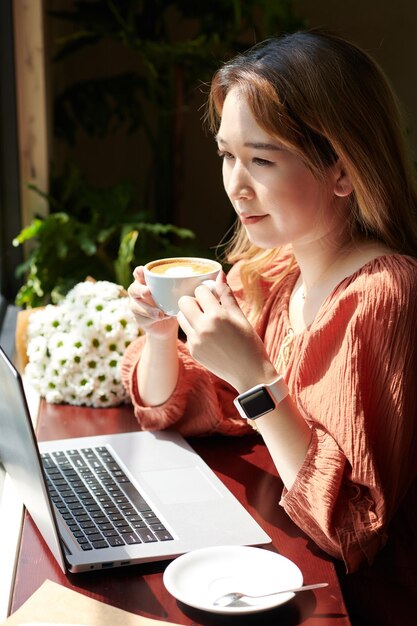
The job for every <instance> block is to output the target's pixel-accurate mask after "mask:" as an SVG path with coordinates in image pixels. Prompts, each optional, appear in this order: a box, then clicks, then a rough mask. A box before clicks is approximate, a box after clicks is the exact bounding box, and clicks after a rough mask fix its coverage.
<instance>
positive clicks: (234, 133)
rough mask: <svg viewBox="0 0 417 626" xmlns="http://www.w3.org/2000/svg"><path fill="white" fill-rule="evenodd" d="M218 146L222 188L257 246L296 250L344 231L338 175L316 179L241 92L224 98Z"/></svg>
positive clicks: (333, 172)
mask: <svg viewBox="0 0 417 626" xmlns="http://www.w3.org/2000/svg"><path fill="white" fill-rule="evenodd" d="M217 143H218V148H219V155H220V156H221V158H222V159H223V183H224V187H225V189H226V192H227V195H228V196H229V198H230V201H231V203H232V205H233V207H234V209H235V211H236V213H237V214H238V216H239V218H240V220H241V222H242V224H243V225H244V227H245V229H246V232H247V235H248V238H249V240H250V241H251V242H252V243H253V244H255V245H256V246H258V247H259V248H264V249H267V248H275V247H278V246H281V245H285V244H292V245H293V247H295V246H297V245H300V244H301V245H302V244H303V243H305V244H308V243H311V242H312V241H313V240H317V239H322V238H323V237H326V236H327V235H330V233H331V232H333V231H334V230H335V229H337V230H339V229H340V224H339V223H338V220H340V211H337V210H336V195H335V194H334V187H335V178H336V176H337V174H336V172H335V169H334V168H333V167H330V168H328V174H327V178H326V180H325V181H318V180H317V179H316V178H314V176H313V174H312V173H311V171H310V170H309V169H308V168H307V167H306V165H305V164H304V163H303V161H302V159H301V158H300V157H299V156H298V155H297V154H295V153H294V152H292V151H291V150H289V149H288V148H286V147H285V146H284V145H283V144H282V143H280V142H279V141H278V140H277V139H276V138H274V137H273V136H271V135H269V134H268V133H267V132H265V131H264V130H263V129H262V128H261V127H260V126H259V125H258V124H257V122H256V120H255V118H254V116H253V114H252V112H251V110H250V108H249V106H248V104H247V102H246V100H245V99H244V97H243V96H241V95H240V94H239V91H238V90H237V89H232V90H231V91H230V92H229V93H228V95H227V96H226V99H225V102H224V106H223V111H222V117H221V124H220V128H219V132H218V135H217ZM339 200H340V198H339Z"/></svg>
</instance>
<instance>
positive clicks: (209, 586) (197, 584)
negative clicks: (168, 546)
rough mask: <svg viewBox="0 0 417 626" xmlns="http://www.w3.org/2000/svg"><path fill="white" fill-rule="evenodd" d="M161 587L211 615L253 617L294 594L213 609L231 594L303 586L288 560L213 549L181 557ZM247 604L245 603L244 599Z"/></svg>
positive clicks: (236, 548) (240, 548)
mask: <svg viewBox="0 0 417 626" xmlns="http://www.w3.org/2000/svg"><path fill="white" fill-rule="evenodd" d="M163 580H164V585H165V587H166V589H167V590H168V591H169V593H170V594H172V595H173V596H174V598H176V599H177V600H179V601H180V602H183V603H184V604H187V605H188V606H192V607H194V608H196V609H201V610H203V611H210V612H211V613H224V614H231V613H256V612H258V611H266V610H267V609H271V608H273V607H275V606H278V605H280V604H283V603H284V602H288V600H290V599H291V598H292V597H293V596H294V593H282V594H279V595H276V596H270V597H267V598H259V599H257V600H255V599H249V598H248V599H247V602H248V606H235V607H220V606H214V605H213V602H214V600H215V599H216V598H218V597H219V596H221V595H222V594H224V593H228V592H230V591H243V592H245V593H252V594H256V593H268V592H273V591H277V590H278V591H279V589H288V587H299V586H301V585H302V584H303V575H302V573H301V571H300V569H299V568H298V567H297V566H296V565H295V563H293V562H292V561H290V560H289V559H287V558H285V557H284V556H281V555H280V554H276V553H275V552H270V551H269V550H263V549H262V548H250V547H247V546H216V547H213V548H201V549H199V550H193V551H192V552H188V553H187V554H183V555H182V556H180V557H178V558H177V559H175V560H174V561H172V562H171V563H170V564H169V565H168V567H167V568H166V570H165V572H164V577H163ZM245 602H246V599H245Z"/></svg>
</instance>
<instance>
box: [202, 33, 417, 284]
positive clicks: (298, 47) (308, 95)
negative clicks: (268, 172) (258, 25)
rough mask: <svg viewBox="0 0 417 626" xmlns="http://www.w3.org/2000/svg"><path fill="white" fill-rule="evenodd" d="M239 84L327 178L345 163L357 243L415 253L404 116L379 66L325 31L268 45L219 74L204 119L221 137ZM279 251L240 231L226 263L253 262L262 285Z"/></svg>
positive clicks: (276, 130)
mask: <svg viewBox="0 0 417 626" xmlns="http://www.w3.org/2000/svg"><path fill="white" fill-rule="evenodd" d="M232 87H237V88H238V89H239V91H240V92H241V93H242V94H243V96H244V97H245V98H246V100H247V102H248V104H249V106H250V108H251V110H252V113H253V115H254V117H255V119H256V121H257V123H258V124H259V126H261V127H262V128H263V129H264V130H265V131H266V132H268V134H270V135H272V136H275V137H277V138H278V139H280V140H281V141H284V142H285V143H286V144H288V145H289V146H290V147H292V149H293V150H294V151H296V152H297V153H298V154H299V155H300V156H301V157H302V158H303V160H304V162H305V163H306V165H307V166H308V167H309V168H310V169H311V171H312V172H313V174H314V175H315V176H317V177H318V178H321V177H322V176H323V174H324V172H325V170H326V167H327V166H329V165H330V164H331V163H334V162H335V161H336V160H337V159H338V158H340V159H341V160H342V161H343V163H344V165H345V167H346V170H347V172H348V174H349V176H350V179H351V181H352V185H353V193H352V194H351V195H350V202H349V204H348V211H347V214H346V219H347V221H348V224H349V227H350V233H351V237H352V239H357V238H359V237H360V238H363V237H365V238H369V239H375V240H378V241H381V242H383V243H385V244H386V245H387V246H389V247H390V248H392V249H393V250H395V251H397V252H400V253H403V254H409V255H412V256H417V189H416V182H415V173H414V171H413V167H412V163H411V159H410V156H409V153H408V147H407V144H406V139H405V132H404V130H403V125H402V120H401V114H400V109H399V106H398V103H397V100H396V97H395V95H394V93H393V91H392V89H391V87H390V85H389V82H388V80H387V78H386V76H385V75H384V73H383V71H382V70H381V68H380V67H379V66H378V64H377V63H376V62H375V61H374V60H373V59H372V58H371V57H370V56H369V55H368V54H367V53H365V52H364V51H363V50H361V49H360V48H358V47H357V46H356V45H354V44H352V43H349V42H347V41H346V40H344V39H343V38H341V37H339V36H337V35H334V34H331V33H327V32H324V31H322V30H311V31H300V32H297V33H294V34H291V35H284V36H282V37H278V38H273V39H269V40H267V41H265V42H263V43H261V44H258V45H256V46H254V47H253V48H251V49H250V50H248V51H247V52H246V53H244V54H242V55H238V56H237V57H235V58H234V59H232V60H231V61H228V62H227V63H225V64H224V65H223V66H222V67H221V68H220V69H219V70H218V71H217V72H216V74H215V75H214V77H213V80H212V83H211V87H210V94H209V99H208V105H207V111H206V117H207V120H208V122H209V125H210V128H211V130H212V131H213V132H215V133H216V132H217V130H218V126H219V123H220V118H221V113H222V108H223V103H224V100H225V98H226V95H227V93H228V92H229V90H230V89H231V88H232ZM276 254H277V251H276V250H270V251H265V250H262V251H261V250H259V249H258V248H256V247H255V246H253V245H252V244H251V243H250V242H249V240H248V239H247V237H246V234H245V232H244V229H243V228H242V227H240V225H238V226H237V230H236V232H235V235H234V237H233V239H232V241H231V242H230V246H229V249H228V259H229V260H230V262H235V261H236V260H238V259H242V258H243V259H246V264H245V265H246V269H244V271H243V275H242V278H243V279H244V280H245V275H246V282H247V283H248V285H249V284H250V283H252V286H253V285H254V283H255V282H256V275H257V276H259V274H261V273H262V266H265V264H266V260H267V259H269V260H271V259H273V257H274V256H275V255H276Z"/></svg>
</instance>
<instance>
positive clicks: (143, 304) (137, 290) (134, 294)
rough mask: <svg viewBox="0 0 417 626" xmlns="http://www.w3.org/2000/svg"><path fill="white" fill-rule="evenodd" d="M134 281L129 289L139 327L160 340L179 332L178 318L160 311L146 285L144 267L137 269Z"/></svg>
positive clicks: (131, 304)
mask: <svg viewBox="0 0 417 626" xmlns="http://www.w3.org/2000/svg"><path fill="white" fill-rule="evenodd" d="M133 277H134V279H135V280H134V281H133V283H132V284H131V285H130V286H129V288H128V294H129V296H130V307H131V310H132V312H133V314H134V316H135V318H136V321H137V323H138V325H139V326H140V327H141V328H142V329H143V330H144V332H146V333H147V334H148V335H152V336H154V337H156V338H159V339H164V338H165V337H170V336H172V334H174V333H175V334H176V333H177V332H178V322H177V318H176V317H169V316H168V315H165V313H164V312H163V311H161V309H159V308H158V307H157V306H156V304H155V301H154V300H153V298H152V296H151V292H150V290H149V287H148V286H147V285H146V283H145V278H144V275H143V266H142V265H140V266H138V267H136V268H135V270H134V272H133Z"/></svg>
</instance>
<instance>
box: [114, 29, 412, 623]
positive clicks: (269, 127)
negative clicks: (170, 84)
mask: <svg viewBox="0 0 417 626" xmlns="http://www.w3.org/2000/svg"><path fill="white" fill-rule="evenodd" d="M208 119H209V121H210V123H211V126H212V128H213V130H214V132H215V134H216V141H217V145H218V149H219V155H220V157H221V159H222V162H223V165H222V166H223V180H224V186H225V189H226V192H227V194H228V196H229V198H230V201H231V203H232V205H233V207H234V209H235V211H236V213H237V216H238V225H237V230H236V234H235V237H234V240H233V241H232V244H231V247H230V250H229V256H228V260H229V261H230V262H231V263H232V264H233V267H232V269H231V271H230V272H229V275H228V277H227V279H226V277H225V276H224V275H221V276H220V277H219V279H218V281H217V297H216V296H215V295H214V294H213V293H212V292H211V291H210V290H209V289H208V288H207V287H205V286H202V287H199V288H198V289H197V290H196V292H195V297H194V298H191V297H185V298H182V299H181V301H180V313H179V314H178V317H177V319H175V318H167V317H165V316H164V315H163V314H162V313H161V312H160V311H159V310H158V309H156V308H155V305H154V303H153V301H152V299H151V297H150V295H149V291H148V289H147V288H146V286H145V285H144V281H143V271H142V268H137V269H136V270H135V273H134V276H135V282H134V283H133V284H132V286H131V287H130V295H131V298H132V307H133V310H134V312H135V314H136V316H137V319H138V323H139V324H140V325H141V326H142V327H143V329H144V330H145V337H144V338H142V339H140V340H139V342H136V343H134V344H133V345H132V346H130V347H129V349H128V351H127V353H126V356H125V360H124V365H123V375H124V381H125V384H126V385H127V386H128V388H129V389H130V392H131V396H132V399H133V402H134V406H135V413H136V415H137V417H138V420H139V422H140V424H141V427H142V428H144V429H159V428H167V427H170V428H177V429H178V430H180V431H181V432H182V433H184V434H186V435H194V434H200V433H210V432H220V433H230V434H241V433H245V432H248V430H249V428H250V427H249V426H248V424H249V423H251V424H252V425H253V426H256V428H257V430H259V432H260V434H261V435H262V437H263V439H264V440H265V443H266V445H267V446H268V448H269V451H270V453H271V456H272V458H273V460H274V463H275V465H276V467H277V470H278V472H279V474H280V477H281V479H282V481H283V483H284V491H283V494H282V497H281V505H282V506H283V507H284V509H285V510H286V511H287V513H288V515H289V516H290V517H291V518H292V519H293V520H294V522H295V523H296V524H298V525H299V526H300V528H302V529H303V530H304V531H305V532H306V533H307V534H308V535H309V536H310V537H311V538H312V539H313V540H314V541H315V542H316V543H317V544H318V545H319V546H320V547H321V548H322V549H324V550H325V551H326V552H327V553H328V554H329V555H331V556H332V557H335V558H336V559H339V560H340V561H341V562H344V564H345V568H346V571H347V572H348V573H351V572H355V571H357V570H360V571H361V572H362V573H363V572H366V576H368V577H369V576H370V575H369V572H371V573H372V575H371V579H373V580H379V579H378V573H377V572H378V563H379V562H380V556H378V557H377V556H376V555H380V553H381V554H384V555H386V554H390V551H391V553H392V554H395V558H400V550H401V549H402V548H404V545H403V546H402V548H398V550H397V549H395V550H394V549H393V548H392V546H393V545H394V543H395V541H399V540H400V539H401V532H400V531H398V532H396V533H394V539H393V540H391V535H390V529H391V527H392V528H394V527H396V525H399V526H400V527H401V524H402V523H403V524H405V523H406V522H405V521H404V520H405V517H404V516H406V515H408V516H409V519H410V520H411V517H410V516H411V515H415V509H411V508H410V505H409V501H410V502H411V501H412V498H411V494H412V493H413V492H412V489H413V484H414V482H415V477H416V470H417V463H416V460H415V450H416V448H417V393H416V385H415V373H416V372H417V349H416V347H417V330H416V322H415V321H416V319H417V261H416V259H415V257H416V256H417V193H416V188H415V182H414V175H413V172H412V168H411V165H410V160H409V158H408V156H407V151H406V149H405V146H404V139H403V135H402V131H401V124H400V118H399V114H398V109H397V105H396V102H395V98H394V96H393V95H392V92H391V90H390V88H389V86H388V84H387V81H386V79H385V78H384V76H383V74H382V72H381V70H380V69H379V68H378V66H377V65H376V64H375V62H374V61H372V60H371V59H370V58H369V57H368V56H367V55H366V54H365V53H364V52H363V51H361V50H359V49H358V48H356V47H355V46H353V45H351V44H349V43H347V42H346V41H344V40H342V39H341V38H338V37H336V36H334V35H330V34H326V33H323V32H320V31H310V32H300V33H295V34H293V35H289V36H285V37H282V38H278V39H272V40H270V41H267V42H265V43H263V44H261V45H259V46H256V47H255V48H253V49H252V50H250V51H249V52H247V53H246V54H245V55H242V56H238V57H237V58H235V59H233V60H232V61H230V62H228V63H226V64H225V65H224V66H223V67H222V68H221V69H220V70H218V72H217V73H216V74H215V76H214V78H213V81H212V85H211V90H210V98H209V106H208ZM178 324H179V325H180V327H181V329H182V330H183V331H184V333H185V335H186V338H187V343H186V345H183V344H182V343H180V342H177V330H178ZM279 376H282V378H280V377H279ZM258 386H261V387H260V388H259V387H258ZM254 387H255V390H254V389H253V388H254ZM236 393H237V394H238V395H239V396H240V398H239V399H238V400H236V405H235V404H234V403H233V400H234V398H235V396H236ZM202 398H204V399H205V401H204V402H202V400H201V399H202ZM236 408H237V410H236ZM245 408H246V412H245ZM241 415H243V416H246V417H249V418H250V419H249V420H247V419H243V418H242V417H241ZM414 493H415V492H414ZM414 501H415V499H414ZM410 511H411V512H410ZM413 519H415V517H414V518H413ZM390 524H391V526H390ZM410 526H412V523H411V522H410ZM414 528H417V526H414ZM414 536H415V535H414ZM388 537H390V542H389V545H388V546H386V543H387V539H388ZM409 537H410V535H407V541H408V540H409ZM393 542H394V543H393ZM413 545H415V544H413ZM384 546H386V547H385V549H384ZM414 549H415V548H414ZM393 550H394V551H393ZM396 550H397V551H396ZM381 551H382V552H381ZM406 552H407V553H408V554H409V553H410V550H409V549H406V550H404V553H406ZM372 563H374V564H373V566H372V567H371V564H372ZM375 563H376V565H375ZM381 567H382V566H381ZM398 567H400V564H398ZM407 568H408V566H406V567H405V568H404V569H401V567H400V571H396V577H397V580H398V578H400V579H401V585H402V587H403V588H404V589H405V588H406V587H407V585H408V589H409V590H411V589H412V586H413V585H414V586H415V584H416V583H415V582H414V581H415V579H414V578H413V576H414V575H413V574H412V573H411V569H407ZM397 569H398V568H397ZM381 571H382V570H381ZM359 576H363V574H360V575H356V576H353V577H352V576H348V577H347V578H346V581H347V582H346V586H345V590H346V594H347V596H346V597H347V600H348V602H349V607H350V610H351V613H352V619H354V617H355V615H357V619H358V623H361V624H365V623H366V624H367V625H368V626H369V624H373V623H375V624H378V626H381V625H382V624H384V623H387V624H388V623H390V624H391V623H396V622H393V621H384V620H388V619H389V617H388V615H387V612H386V611H384V612H380V611H379V608H378V606H375V607H374V608H371V607H370V606H368V607H367V608H368V612H367V617H366V620H367V621H363V620H364V619H365V618H364V614H363V613H361V611H362V608H361V607H360V602H359V601H358V606H356V605H355V602H357V596H355V590H354V589H353V587H355V584H356V583H355V581H357V580H359ZM352 581H353V582H352ZM380 582H381V581H379V583H380ZM366 593H367V594H368V595H367V604H368V605H369V602H370V600H369V598H370V594H369V587H368V589H367V591H366ZM404 593H406V592H404ZM391 595H392V594H391ZM351 596H352V597H351ZM409 597H412V596H409ZM407 598H408V596H405V599H406V600H407ZM378 604H379V605H381V603H380V601H379V602H378ZM400 610H401V609H400V608H398V611H400ZM398 615H399V613H398V612H397V616H398ZM361 620H362V621H361ZM372 620H374V621H372ZM400 623H402V622H400V621H398V624H400Z"/></svg>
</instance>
